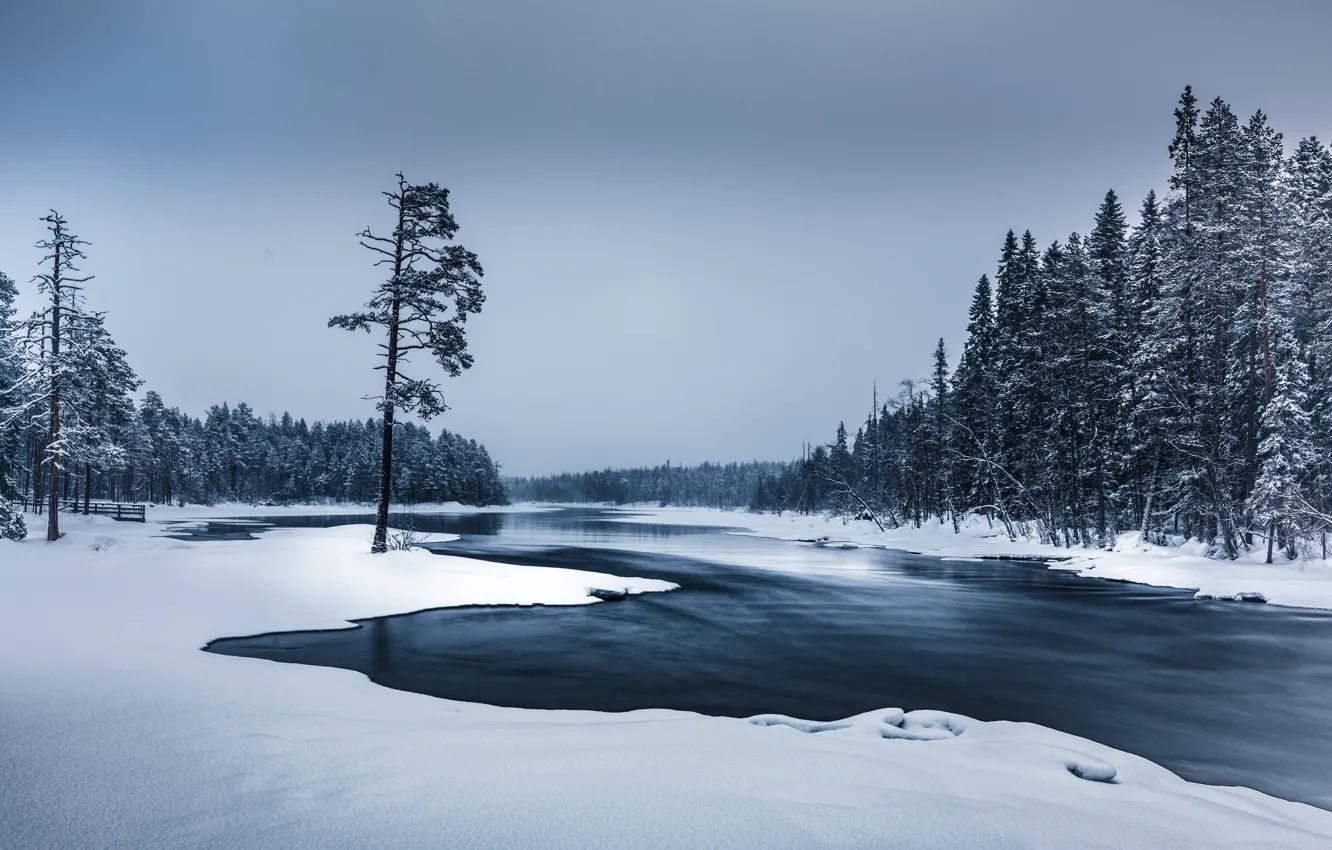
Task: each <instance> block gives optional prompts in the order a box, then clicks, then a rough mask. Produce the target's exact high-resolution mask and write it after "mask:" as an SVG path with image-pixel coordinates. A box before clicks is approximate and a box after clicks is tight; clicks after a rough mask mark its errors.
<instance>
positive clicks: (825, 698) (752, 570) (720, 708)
mask: <svg viewBox="0 0 1332 850" xmlns="http://www.w3.org/2000/svg"><path fill="white" fill-rule="evenodd" d="M610 515H611V514H610V513H609V512H606V511H602V510H599V509H583V510H577V509H571V510H561V511H555V512H550V513H511V514H480V515H470V516H433V517H432V516H417V517H416V518H415V521H416V523H417V526H418V528H421V529H422V530H428V531H447V532H453V533H458V534H461V535H462V536H463V537H462V539H461V540H460V541H457V542H454V543H447V544H438V545H436V546H434V547H433V548H435V549H436V550H437V551H440V552H442V553H449V554H459V555H467V556H470V557H475V558H480V559H490V560H496V561H503V562H507V563H519V564H531V565H538V566H559V567H570V568H576V569H584V570H592V571H596V572H604V573H611V574H614V575H622V576H642V577H646V578H662V579H668V580H670V581H673V582H676V583H678V584H679V585H681V589H680V590H678V591H675V592H672V593H651V594H644V595H640V596H634V597H630V598H629V599H626V600H623V601H618V602H605V603H598V604H595V605H588V606H580V607H535V608H465V609H443V610H435V611H426V612H422V613H415V614H404V615H400V616H393V617H381V618H375V619H368V620H362V621H358V622H359V623H360V626H361V627H360V628H355V629H346V630H341V631H318V632H296V633H288V634H277V635H262V636H257V637H243V638H235V639H226V640H220V641H217V642H215V643H213V644H212V645H211V646H210V650H211V651H213V652H220V653H225V654H228V655H241V656H250V657H256V658H266V659H272V660H276V661H287V662H293V663H299V664H317V665H325V666H331V667H343V668H347V669H351V670H358V671H360V672H362V673H364V674H365V675H367V676H369V677H370V678H371V679H372V680H374V681H375V682H378V683H380V684H382V685H385V686H387V687H391V688H399V689H402V690H407V691H415V692H418V693H423V694H431V695H434V696H440V697H447V698H449V699H456V700H467V701H471V702H482V703H490V704H495V705H506V706H518V707H523V708H569V709H593V710H597V711H629V710H632V709H638V708H675V709H684V710H689V711H698V712H702V713H705V714H717V715H730V716H736V717H744V716H748V715H752V714H760V713H766V712H778V713H783V714H790V715H794V716H797V717H803V718H809V719H818V720H832V719H836V718H841V717H845V716H848V715H852V714H857V713H859V712H862V711H868V710H870V709H875V708H882V707H886V706H898V707H901V708H904V709H908V710H909V709H915V708H935V709H943V710H946V711H955V712H960V713H962V714H967V715H971V716H972V717H977V718H980V719H983V720H1025V721H1031V722H1034V723H1040V724H1043V725H1046V726H1050V727H1053V728H1056V729H1061V730H1063V731H1066V732H1071V733H1073V734H1076V735H1082V736H1085V737H1087V738H1091V739H1093V740H1095V741H1099V742H1102V743H1105V744H1109V745H1110V746H1113V747H1117V748H1119V749H1123V750H1127V751H1129V752H1133V753H1137V754H1139V755H1142V756H1146V757H1147V758H1150V759H1152V760H1153V761H1156V762H1158V763H1160V764H1163V765H1165V766H1166V767H1168V768H1170V769H1171V770H1174V771H1175V772H1176V773H1179V774H1180V775H1182V776H1184V777H1185V778H1188V779H1191V780H1194V781H1197V782H1206V783H1210V784H1217V785H1247V786H1249V787H1252V788H1257V789H1259V790H1261V791H1265V792H1267V793H1270V794H1274V795H1276V796H1280V797H1285V798H1287V799H1294V800H1301V801H1304V802H1308V803H1313V804H1315V805H1319V806H1322V807H1324V808H1332V614H1328V613H1321V612H1311V611H1301V610H1297V609H1289V608H1278V607H1275V606H1268V605H1262V604H1254V603H1236V602H1216V601H1199V600H1195V599H1193V598H1192V594H1191V593H1188V592H1183V591H1172V590H1164V589H1156V588H1149V587H1143V586H1140V585H1132V584H1125V583H1117V582H1107V581H1102V580H1098V579H1086V578H1080V577H1077V576H1075V575H1072V574H1070V573H1066V572H1061V571H1058V570H1050V569H1047V568H1046V567H1045V566H1043V565H1040V564H1034V563H1011V562H996V561H969V560H945V559H940V558H933V557H927V556H923V555H914V554H910V553H906V552H899V551H893V550H877V549H834V548H830V547H822V546H816V545H809V544H799V543H788V542H781V541H774V540H765V539H760V538H754V537H748V536H740V535H734V534H727V533H725V532H724V531H723V530H718V529H712V528H696V527H679V526H666V525H652V524H638V523H622V522H615V521H612V520H610V519H609V518H608V517H609V516H610ZM370 521H372V519H371V517H369V516H368V515H367V516H352V517H348V516H337V517H333V516H314V517H276V518H270V519H267V520H265V522H268V523H270V524H272V525H275V526H286V527H295V526H307V527H308V526H328V525H336V524H342V523H348V522H363V523H364V522H370ZM265 527H266V526H257V527H256V526H254V525H250V524H245V523H242V524H235V525H228V524H227V523H225V522H222V523H213V524H211V525H210V527H209V528H208V529H207V530H206V531H204V532H201V533H200V536H202V537H204V538H209V537H218V536H220V537H222V538H228V537H229V538H233V539H234V538H244V537H247V536H249V535H251V534H253V533H255V532H256V531H262V529H263V528H265ZM274 533H280V532H274ZM348 613H349V614H355V612H348Z"/></svg>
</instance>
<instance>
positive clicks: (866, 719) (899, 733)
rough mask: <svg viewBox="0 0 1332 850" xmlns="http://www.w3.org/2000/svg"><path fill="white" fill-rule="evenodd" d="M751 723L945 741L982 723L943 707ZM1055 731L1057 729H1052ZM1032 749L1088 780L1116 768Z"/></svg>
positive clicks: (1052, 748) (1051, 747) (1049, 746)
mask: <svg viewBox="0 0 1332 850" xmlns="http://www.w3.org/2000/svg"><path fill="white" fill-rule="evenodd" d="M749 722H750V723H752V724H753V725H755V726H775V727H784V728H788V729H794V730H796V731H797V732H804V733H806V734H811V735H821V734H835V735H840V736H843V737H855V738H866V737H868V738H876V737H877V738H889V739H893V740H899V741H948V740H952V739H955V738H959V737H961V736H962V735H964V734H965V733H966V732H967V731H968V730H969V729H972V728H975V727H978V726H983V725H986V724H982V723H980V721H977V720H974V719H973V718H970V717H967V716H965V715H962V714H953V713H951V712H947V711H912V712H904V711H902V709H900V708H881V709H878V710H876V711H867V712H865V713H864V714H857V715H855V716H854V717H848V718H846V719H845V720H828V721H823V720H801V719H800V718H798V717H788V716H787V715H785V714H759V715H756V716H754V717H750V718H749ZM1056 734H1057V733H1056ZM1033 752H1035V753H1040V752H1044V753H1046V754H1048V756H1049V758H1043V759H1042V761H1044V762H1048V764H1049V766H1050V767H1052V768H1056V767H1057V768H1062V769H1064V770H1067V771H1068V772H1069V773H1071V774H1073V775H1074V776H1076V777H1077V778H1079V779H1085V780H1087V781H1089V782H1106V783H1113V782H1114V781H1115V777H1116V776H1118V775H1119V771H1118V770H1117V769H1116V768H1115V766H1114V765H1112V764H1110V763H1109V762H1107V761H1105V760H1103V759H1099V758H1096V757H1095V756H1091V755H1088V754H1087V753H1084V752H1079V751H1077V750H1074V749H1070V748H1068V747H1064V746H1061V745H1058V744H1053V743H1046V742H1041V744H1040V745H1039V748H1034V749H1033Z"/></svg>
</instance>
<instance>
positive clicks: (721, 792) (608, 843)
mask: <svg viewBox="0 0 1332 850" xmlns="http://www.w3.org/2000/svg"><path fill="white" fill-rule="evenodd" d="M180 513H181V514H182V518H184V517H185V516H189V515H190V514H189V513H188V512H180ZM680 516H681V518H682V520H683V519H685V518H688V521H691V522H696V521H697V515H696V512H690V513H689V514H685V513H683V512H681V513H680ZM731 519H732V521H734V515H731ZM66 529H67V531H66V537H65V538H64V539H63V540H62V541H61V543H60V544H59V545H48V544H46V543H44V542H43V541H41V540H39V539H34V538H35V535H34V536H33V537H31V538H30V539H28V540H26V541H24V542H21V543H15V542H10V541H0V622H2V623H4V629H5V633H6V635H7V637H8V639H7V640H5V641H3V642H0V681H2V682H3V683H4V687H3V688H0V720H2V721H3V730H4V734H3V735H0V763H2V764H3V765H4V771H5V782H4V786H3V787H4V790H3V792H0V825H3V836H4V840H5V844H6V846H14V847H23V848H70V847H105V848H142V847H173V848H204V847H223V846H226V847H247V848H300V847H310V848H330V847H372V846H391V847H440V846H455V847H560V848H570V850H574V848H599V847H605V848H623V847H635V848H656V847H660V848H678V847H726V848H731V847H734V848H741V847H744V848H751V847H866V848H871V847H872V848H885V847H901V848H923V847H964V846H965V847H1049V848H1065V847H1072V846H1077V847H1120V848H1146V847H1162V848H1165V847H1169V848H1182V847H1198V848H1204V847H1216V846H1221V845H1225V846H1248V847H1264V848H1275V847H1292V848H1313V847H1322V846H1327V844H1328V842H1332V813H1329V812H1326V811H1323V810H1321V809H1317V808H1314V807H1311V806H1307V805H1303V804H1298V803H1290V802H1285V801H1282V800H1278V799H1275V798H1272V797H1268V796H1265V795H1263V794H1260V793H1258V792H1255V791H1250V790H1247V789H1243V788H1218V787H1210V786H1204V785H1196V784H1191V783H1188V782H1185V781H1184V780H1182V779H1180V778H1178V777H1177V776H1175V775H1174V774H1172V773H1170V772H1169V771H1167V770H1165V769H1163V768H1161V767H1159V766H1157V765H1154V764H1152V763H1150V762H1148V761H1146V760H1144V759H1141V758H1138V757H1135V756H1132V755H1129V754H1127V753H1123V752H1119V751H1116V750H1113V749H1111V748H1108V747H1104V746H1101V745H1098V744H1096V743H1094V742H1092V741H1087V740H1083V739H1079V738H1076V737H1073V736H1070V735H1066V734H1062V733H1059V732H1055V731H1052V730H1049V729H1046V728H1043V727H1039V726H1034V725H1030V724H1024V723H1009V722H990V723H985V722H978V721H975V720H970V719H968V718H965V717H960V716H957V715H950V714H944V713H939V712H930V711H913V712H909V713H906V714H905V715H904V714H903V713H902V712H900V711H897V710H895V709H892V708H885V709H884V710H882V711H876V712H871V713H869V714H866V715H862V716H860V717H855V718H849V719H847V720H846V721H843V722H840V723H810V722H805V721H801V720H798V719H793V718H784V717H776V716H763V717H756V718H752V719H751V720H750V721H749V722H746V721H745V720H737V719H729V718H715V717H706V716H701V715H696V714H690V713H684V712H673V711H661V710H652V711H637V712H630V713H627V714H621V715H607V714H598V713H593V712H581V711H558V712H556V711H525V710H514V709H504V708H496V707H489V706H484V705H475V704H466V703H457V702H450V701H445V700H438V699H434V698H429V697H423V696H419V695H416V694H410V693H404V692H399V691H394V690H389V689H386V688H382V687H379V686H377V685H374V684H372V683H371V682H369V681H368V680H367V679H365V678H364V677H363V676H361V675H359V674H356V673H352V672H348V671H344V670H336V669H328V668H322V667H306V666H296V665H285V664H273V663H266V662H263V661H257V660H254V659H245V658H235V657H227V656H222V655H216V654H210V653H205V652H201V651H199V650H200V648H201V647H202V646H203V645H204V644H205V643H207V642H208V641H210V640H212V639H214V638H217V637H220V636H226V635H239V634H253V633H258V632H265V631H274V630H291V629H309V628H347V627H349V626H350V624H349V623H348V622H347V621H348V619H349V618H352V617H357V618H360V617H368V616H373V615H380V614H391V613H399V612H403V611H410V610H418V609H423V608H430V607H440V606H453V605H475V604H508V605H534V604H543V605H575V604H607V603H599V602H596V601H595V600H594V599H592V598H590V597H589V596H588V594H587V590H588V588H592V587H606V586H609V587H613V588H624V589H627V590H629V591H630V592H632V593H646V592H663V591H668V590H670V589H671V588H672V585H670V584H669V583H666V582H660V581H650V580H641V579H634V580H626V579H623V578H617V577H610V576H602V575H597V574H591V573H583V572H578V571H572V570H558V569H550V568H529V567H518V566H503V565H497V564H493V563H488V562H487V563H483V562H479V561H473V560H469V559H466V558H459V557H451V556H439V555H432V554H428V553H426V552H421V551H412V552H390V553H388V554H385V555H378V556H374V555H370V554H368V553H367V551H366V545H365V541H366V539H367V535H368V534H369V532H370V529H368V528H366V527H362V526H347V527H342V528H337V529H329V530H282V531H276V532H270V533H268V534H265V535H263V536H262V537H261V538H260V539H258V540H255V541H246V542H244V543H218V542H207V543H190V542H186V541H180V540H174V539H169V538H162V537H155V536H153V535H154V534H155V533H158V531H159V529H157V528H155V527H153V526H151V525H136V524H129V523H125V524H118V523H114V522H113V521H111V520H107V519H102V518H96V517H92V518H82V517H74V516H71V517H69V518H68V519H67V522H66ZM614 604H624V603H614Z"/></svg>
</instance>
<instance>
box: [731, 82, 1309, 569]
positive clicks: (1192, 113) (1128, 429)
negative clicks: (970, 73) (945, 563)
mask: <svg viewBox="0 0 1332 850" xmlns="http://www.w3.org/2000/svg"><path fill="white" fill-rule="evenodd" d="M1175 119H1176V130H1175V136H1174V139H1173V140H1172V141H1171V143H1170V145H1169V153H1170V157H1171V160H1172V162H1173V164H1174V170H1173V174H1172V176H1171V178H1170V185H1169V191H1168V193H1167V194H1166V196H1165V198H1164V200H1159V199H1158V198H1157V196H1156V195H1155V193H1149V194H1148V195H1147V197H1146V199H1145V200H1144V201H1143V202H1142V204H1141V207H1140V208H1139V209H1140V211H1139V215H1138V221H1137V223H1136V224H1135V225H1134V226H1133V227H1129V226H1128V224H1127V223H1126V219H1125V215H1124V211H1123V209H1122V207H1121V205H1120V201H1119V198H1118V197H1116V195H1115V193H1114V192H1109V193H1107V194H1106V196H1105V198H1104V200H1103V201H1102V203H1101V204H1100V207H1099V209H1098V210H1097V213H1096V216H1095V220H1094V222H1093V226H1092V228H1091V231H1090V232H1089V233H1088V234H1087V235H1086V236H1083V235H1081V234H1078V233H1073V234H1071V235H1069V236H1068V237H1067V238H1066V239H1065V240H1064V241H1062V242H1058V241H1057V242H1054V243H1051V244H1050V245H1048V246H1047V247H1045V248H1044V249H1042V248H1040V247H1038V245H1037V242H1036V239H1035V238H1034V237H1033V236H1032V234H1031V233H1030V232H1028V233H1024V234H1023V235H1022V236H1021V237H1018V236H1016V235H1015V234H1014V233H1013V232H1011V231H1010V232H1009V233H1008V235H1007V237H1006V238H1005V240H1004V243H1003V248H1002V250H1001V253H1000V259H999V265H998V272H997V274H996V276H995V278H994V282H993V284H992V283H991V280H990V278H989V277H988V276H985V277H982V278H981V279H980V281H979V282H978V284H977V285H976V288H975V293H974V296H973V298H972V301H971V308H970V315H969V322H968V325H967V339H966V344H965V346H964V347H963V350H962V355H961V359H960V362H959V364H958V365H957V368H956V369H955V370H954V371H952V372H951V374H950V371H949V366H948V358H947V355H946V352H945V350H944V344H943V341H942V340H940V342H939V344H938V346H937V348H936V350H935V352H934V358H933V367H932V370H931V373H930V376H929V378H928V379H927V380H925V381H920V382H906V383H904V384H903V385H902V389H901V392H900V393H899V394H898V395H897V397H896V398H894V399H892V400H891V401H890V402H889V403H887V404H884V405H879V404H878V403H875V404H873V405H872V409H871V412H870V414H869V415H868V417H867V418H866V420H865V421H864V423H863V424H862V425H861V426H859V427H858V428H857V430H856V433H855V434H854V435H850V436H849V435H848V433H847V431H846V429H845V428H844V427H841V426H839V428H838V431H837V435H836V438H835V439H834V440H833V442H832V443H831V444H829V445H827V446H820V447H817V448H815V449H814V450H813V451H812V452H811V453H808V455H807V456H806V457H805V458H804V459H802V460H801V461H800V462H798V463H797V464H796V465H794V466H793V467H792V468H791V469H788V470H786V471H785V472H783V473H779V474H775V475H773V476H772V477H770V478H768V479H765V480H764V482H762V484H761V485H760V487H761V493H760V494H759V496H760V497H759V498H756V503H757V504H759V505H760V506H762V507H766V508H794V509H801V510H809V509H827V508H832V509H836V510H840V511H848V512H858V513H863V514H871V515H874V516H875V517H876V518H878V519H879V520H880V521H881V522H883V523H885V524H896V523H912V524H915V525H919V524H921V523H923V522H925V521H926V520H928V519H937V520H938V521H940V522H945V523H949V522H951V523H954V524H957V523H958V522H959V520H960V519H961V518H962V517H963V516H964V515H966V514H968V513H982V514H984V515H986V516H987V517H989V518H990V519H991V521H993V522H996V523H1001V524H1003V525H1004V526H1005V527H1006V528H1007V529H1008V530H1009V532H1010V534H1015V535H1016V534H1019V533H1022V532H1023V531H1027V532H1031V533H1036V534H1039V535H1040V537H1042V538H1043V539H1045V540H1047V541H1049V542H1050V543H1054V544H1058V545H1065V546H1086V547H1107V546H1110V545H1112V543H1113V541H1114V540H1115V538H1116V536H1117V535H1118V534H1120V533H1122V532H1125V531H1134V532H1136V533H1138V534H1140V535H1141V537H1142V538H1143V539H1145V540H1148V541H1157V542H1166V541H1168V540H1174V541H1180V540H1184V539H1193V540H1198V541H1202V542H1203V543H1205V544H1206V546H1207V548H1208V549H1209V550H1210V552H1211V553H1213V554H1214V555H1216V556H1218V557H1223V558H1236V557H1238V556H1239V555H1240V553H1242V552H1244V551H1246V550H1253V549H1254V548H1258V549H1259V550H1260V551H1265V553H1266V557H1267V559H1268V560H1269V561H1270V560H1271V558H1272V555H1273V553H1274V551H1280V552H1283V553H1284V554H1285V555H1286V556H1287V557H1290V558H1294V557H1296V556H1297V555H1298V554H1299V552H1300V550H1301V549H1304V550H1305V551H1306V552H1308V553H1311V554H1314V555H1321V556H1323V557H1326V554H1327V548H1326V537H1327V531H1328V530H1329V527H1332V150H1329V148H1328V147H1327V146H1325V145H1324V144H1322V143H1321V142H1319V141H1318V140H1317V139H1315V138H1312V137H1311V138H1306V139H1304V140H1302V141H1300V142H1299V143H1298V145H1296V146H1295V149H1294V151H1293V152H1290V153H1287V152H1286V150H1285V148H1284V146H1283V142H1282V137H1281V135H1280V134H1279V133H1277V132H1276V131H1275V130H1273V129H1272V128H1271V127H1270V126H1269V125H1268V122H1267V118H1266V116H1265V115H1264V114H1263V113H1262V112H1258V113H1256V114H1254V115H1253V117H1252V118H1250V119H1249V120H1248V121H1247V122H1245V123H1241V122H1240V121H1239V120H1238V119H1237V117H1236V116H1235V114H1234V113H1233V112H1232V111H1231V108H1230V107H1229V106H1228V105H1227V104H1226V103H1225V102H1224V101H1222V100H1221V99H1219V98H1218V99H1216V100H1214V101H1212V103H1211V104H1210V106H1208V107H1207V109H1206V110H1205V111H1203V110H1200V108H1199V106H1198V104H1197V102H1196V100H1195V98H1194V95H1193V92H1192V90H1191V89H1186V90H1185V91H1184V94H1183V96H1182V97H1181V98H1180V101H1179V107H1178V109H1177V110H1176V112H1175Z"/></svg>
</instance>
